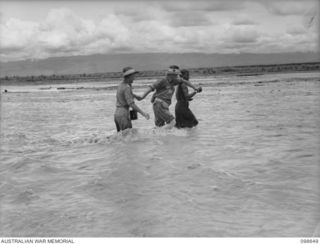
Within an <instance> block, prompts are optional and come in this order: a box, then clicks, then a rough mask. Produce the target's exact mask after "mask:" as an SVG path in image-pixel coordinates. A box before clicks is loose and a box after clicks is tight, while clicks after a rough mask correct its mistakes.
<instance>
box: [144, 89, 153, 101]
mask: <svg viewBox="0 0 320 244" xmlns="http://www.w3.org/2000/svg"><path fill="white" fill-rule="evenodd" d="M153 90H154V89H153V88H152V87H148V89H147V90H146V91H145V92H144V93H143V95H142V96H141V100H142V99H144V98H145V97H146V96H148V94H149V93H150V92H152V91H153Z"/></svg>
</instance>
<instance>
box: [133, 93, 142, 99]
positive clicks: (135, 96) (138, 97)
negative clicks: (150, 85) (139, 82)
mask: <svg viewBox="0 0 320 244" xmlns="http://www.w3.org/2000/svg"><path fill="white" fill-rule="evenodd" d="M133 97H134V98H135V99H137V100H138V101H141V100H142V97H141V96H139V95H137V94H134V93H133Z"/></svg>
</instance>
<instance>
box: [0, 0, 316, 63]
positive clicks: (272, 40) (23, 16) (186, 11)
mask: <svg viewBox="0 0 320 244" xmlns="http://www.w3.org/2000/svg"><path fill="white" fill-rule="evenodd" d="M319 2H320V0H303V1H299V0H277V1H276V0H269V1H263V0H255V1H254V0H244V1H239V0H229V1H228V0H207V1H184V0H177V1H134V0H133V1H102V0H100V1H89V0H88V1H86V0H82V1H81V0H78V1H77V0H73V1H28V0H25V1H23V0H21V1H9V0H6V1H4V0H0V61H15V60H25V59H42V58H47V57H53V56H75V55H90V54H97V53H100V54H106V53H146V52H148V53H150V52H169V53H172V52H174V53H181V52H205V53H241V52H249V53H270V52H272V53H277V52H295V51H299V52H309V51H317V50H318V46H317V45H318V41H319V40H318V38H319V33H318V32H319V30H318V29H319V26H318V21H319Z"/></svg>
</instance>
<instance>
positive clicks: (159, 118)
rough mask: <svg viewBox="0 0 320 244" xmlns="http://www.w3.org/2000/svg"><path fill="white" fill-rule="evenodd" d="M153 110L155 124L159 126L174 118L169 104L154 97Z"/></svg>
mask: <svg viewBox="0 0 320 244" xmlns="http://www.w3.org/2000/svg"><path fill="white" fill-rule="evenodd" d="M153 112H154V117H155V125H156V126H159V127H161V126H164V125H165V124H169V123H170V122H171V121H172V120H174V116H173V115H172V114H171V113H170V111H169V105H168V104H167V103H166V102H164V101H162V100H160V99H156V100H155V102H154V103H153Z"/></svg>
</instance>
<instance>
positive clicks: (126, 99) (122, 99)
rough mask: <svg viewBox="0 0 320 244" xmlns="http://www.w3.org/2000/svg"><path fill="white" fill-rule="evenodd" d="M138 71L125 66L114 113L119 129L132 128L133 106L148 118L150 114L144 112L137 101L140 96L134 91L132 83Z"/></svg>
mask: <svg viewBox="0 0 320 244" xmlns="http://www.w3.org/2000/svg"><path fill="white" fill-rule="evenodd" d="M137 73H138V72H137V71H136V70H134V69H133V68H131V67H125V68H123V81H122V82H121V83H120V84H119V86H118V89H117V96H116V99H117V101H116V111H115V113H114V122H115V124H116V127H117V131H118V132H119V131H122V130H125V129H128V128H132V123H131V118H130V111H129V108H130V107H131V108H132V109H133V110H134V111H136V112H138V113H140V114H141V115H142V116H144V117H145V118H146V119H149V118H150V116H149V114H148V113H145V112H143V111H142V110H141V109H140V108H139V107H138V106H137V105H136V104H135V103H134V98H137V99H139V100H140V97H138V96H136V95H135V94H133V92H132V83H133V81H134V79H135V77H136V74H137Z"/></svg>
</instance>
